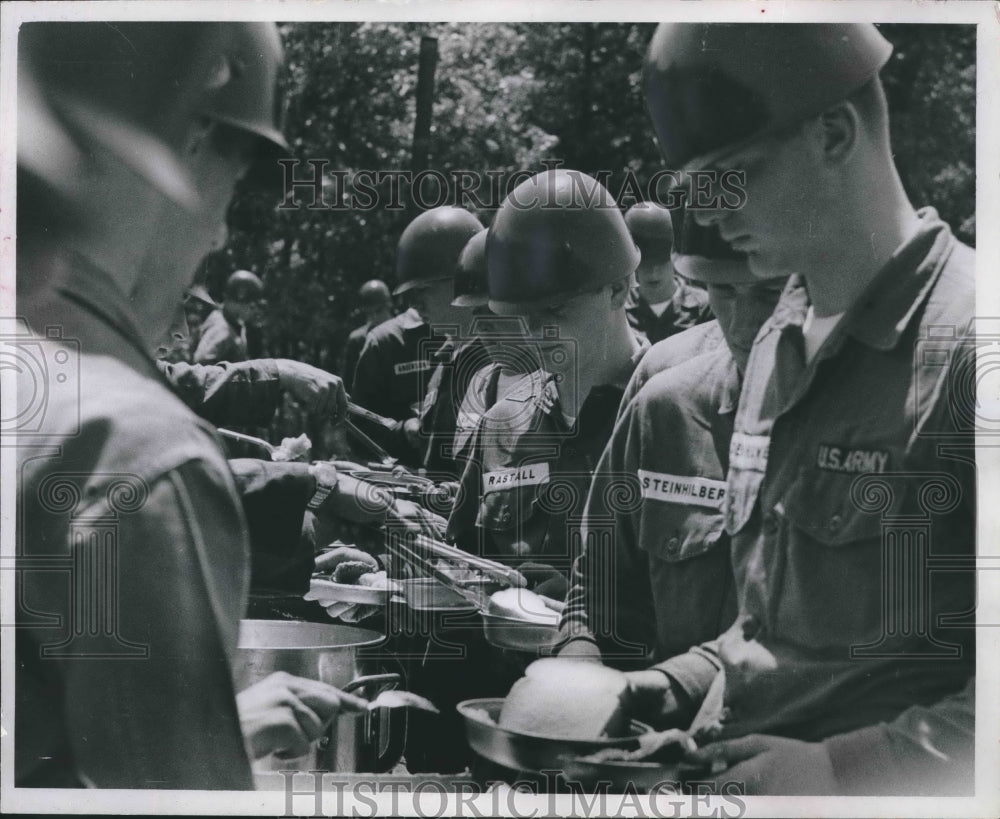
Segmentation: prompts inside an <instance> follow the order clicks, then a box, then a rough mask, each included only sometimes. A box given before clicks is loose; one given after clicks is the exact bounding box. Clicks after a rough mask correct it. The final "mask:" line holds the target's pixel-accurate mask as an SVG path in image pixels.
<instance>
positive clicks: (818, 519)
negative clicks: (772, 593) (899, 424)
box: [764, 468, 923, 652]
mask: <svg viewBox="0 0 1000 819" xmlns="http://www.w3.org/2000/svg"><path fill="white" fill-rule="evenodd" d="M905 492H906V483H905V479H904V478H902V477H901V476H890V475H881V474H871V475H852V474H835V473H831V472H826V471H823V470H820V469H816V468H810V469H805V470H802V471H801V472H800V473H799V478H798V479H797V480H796V481H795V482H794V484H793V485H792V486H791V487H790V488H789V490H788V492H787V493H786V494H785V496H784V498H783V500H782V501H781V502H780V503H779V504H777V505H776V506H775V507H774V509H773V510H772V511H771V512H770V513H765V515H764V527H765V529H769V528H771V527H774V526H777V527H779V530H778V531H779V535H778V537H779V542H778V546H777V549H778V550H777V553H776V556H777V559H778V560H780V561H781V562H782V563H783V566H782V570H781V571H780V572H778V573H777V574H776V576H777V577H780V578H781V580H780V584H779V589H778V594H777V598H776V612H777V621H778V629H779V631H781V632H782V633H783V634H784V635H786V636H788V637H790V638H791V639H792V641H793V642H797V643H799V644H802V645H809V646H811V647H815V648H818V649H821V650H822V649H836V650H837V651H838V652H840V651H843V652H848V651H849V650H850V647H851V646H859V645H864V644H870V643H873V642H875V641H877V640H878V639H879V638H880V635H881V634H882V631H883V628H884V627H886V626H887V625H888V623H887V622H886V620H885V614H884V613H883V605H885V604H886V601H887V600H888V596H887V595H888V594H889V592H888V585H887V584H889V583H891V582H894V581H893V578H892V577H888V576H886V570H887V567H888V566H889V561H888V553H887V552H886V549H887V548H889V545H890V543H891V541H890V540H888V539H885V542H883V541H884V537H883V531H884V529H885V526H886V524H885V521H886V518H887V517H891V516H894V515H898V514H899V512H900V511H901V508H902V506H903V503H904V498H905ZM916 545H917V544H916V541H913V542H910V541H907V542H906V543H903V544H902V551H901V552H900V553H899V555H898V556H899V557H901V558H902V559H903V560H904V562H905V561H906V560H907V558H905V557H903V553H904V552H905V553H907V554H911V555H915V552H914V550H913V548H912V547H916ZM909 559H912V558H909ZM911 568H913V569H914V570H915V571H918V572H922V571H923V568H922V567H919V568H918V567H917V566H916V565H914V566H913V567H911ZM906 582H909V580H907V581H906Z"/></svg>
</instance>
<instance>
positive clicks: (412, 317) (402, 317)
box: [399, 307, 424, 330]
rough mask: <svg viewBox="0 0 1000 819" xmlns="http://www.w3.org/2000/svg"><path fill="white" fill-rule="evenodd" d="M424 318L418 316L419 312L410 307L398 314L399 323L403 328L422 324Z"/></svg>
mask: <svg viewBox="0 0 1000 819" xmlns="http://www.w3.org/2000/svg"><path fill="white" fill-rule="evenodd" d="M423 323H424V320H423V319H422V318H420V313H418V312H417V311H416V310H414V309H413V308H412V307H411V308H409V309H408V310H406V311H404V312H402V313H400V314H399V324H400V326H401V327H402V328H403V329H404V330H413V329H414V328H416V327H420V326H422V325H423Z"/></svg>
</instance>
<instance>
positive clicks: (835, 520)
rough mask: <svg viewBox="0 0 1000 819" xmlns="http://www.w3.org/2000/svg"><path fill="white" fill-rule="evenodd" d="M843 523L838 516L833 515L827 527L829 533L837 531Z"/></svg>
mask: <svg viewBox="0 0 1000 819" xmlns="http://www.w3.org/2000/svg"><path fill="white" fill-rule="evenodd" d="M843 522H844V521H843V518H841V517H840V515H834V516H833V517H832V518H830V522H829V524H827V525H828V526H829V527H830V531H831V532H836V531H837V530H838V529H840V527H841V525H842V524H843Z"/></svg>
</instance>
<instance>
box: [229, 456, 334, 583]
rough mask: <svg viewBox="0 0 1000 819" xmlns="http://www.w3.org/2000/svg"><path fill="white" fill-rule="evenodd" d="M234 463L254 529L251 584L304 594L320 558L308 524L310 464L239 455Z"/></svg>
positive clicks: (312, 486)
mask: <svg viewBox="0 0 1000 819" xmlns="http://www.w3.org/2000/svg"><path fill="white" fill-rule="evenodd" d="M229 466H230V468H231V469H232V470H233V477H234V478H235V479H236V488H237V491H238V492H239V494H240V501H241V502H242V504H243V512H244V514H245V515H246V520H247V526H248V527H249V530H250V565H251V569H250V585H251V586H252V587H253V588H255V589H258V588H259V589H270V590H276V589H281V590H284V591H287V592H288V593H290V594H304V593H305V592H306V591H308V589H309V578H310V576H311V575H312V572H313V568H314V563H315V558H314V544H313V543H312V542H311V540H310V537H309V535H308V531H307V530H308V527H306V529H304V528H303V523H304V522H305V516H306V505H307V504H308V503H309V499H310V498H311V497H312V496H313V493H314V492H315V491H316V480H315V478H313V476H312V475H311V474H310V472H309V464H304V463H294V462H273V461H261V460H257V459H254V458H234V459H233V460H230V462H229Z"/></svg>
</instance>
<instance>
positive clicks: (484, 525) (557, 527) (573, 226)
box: [449, 170, 647, 597]
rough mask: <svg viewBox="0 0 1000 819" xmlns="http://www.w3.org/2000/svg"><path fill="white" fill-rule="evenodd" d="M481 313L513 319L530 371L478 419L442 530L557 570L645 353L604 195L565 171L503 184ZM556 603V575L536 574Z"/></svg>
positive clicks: (621, 225) (628, 260) (611, 208)
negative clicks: (522, 330)
mask: <svg viewBox="0 0 1000 819" xmlns="http://www.w3.org/2000/svg"><path fill="white" fill-rule="evenodd" d="M486 257H487V267H488V284H489V297H490V300H489V304H490V308H491V309H492V310H493V311H494V312H495V313H498V314H500V315H506V316H517V317H521V318H522V320H523V321H524V322H525V326H526V327H527V330H528V332H529V333H530V334H531V338H530V341H531V343H532V344H533V345H535V346H536V347H537V349H538V354H539V356H540V360H541V363H542V368H541V369H538V370H535V371H534V372H532V373H529V374H527V375H524V376H522V377H521V379H520V380H519V381H517V382H516V383H514V384H513V385H512V386H510V387H509V388H508V390H507V391H506V393H505V394H503V395H501V396H500V397H499V398H498V400H497V402H496V403H495V404H494V405H493V406H492V407H491V408H489V409H488V410H486V412H485V413H484V414H483V415H482V417H481V419H480V420H479V422H478V426H477V428H476V431H475V438H474V443H473V444H472V446H473V449H472V451H471V456H470V458H469V461H468V464H467V466H466V469H465V473H464V475H463V477H462V485H463V488H464V490H465V491H464V492H463V493H462V495H461V496H460V501H459V503H458V505H457V506H456V508H455V510H454V511H453V513H452V517H451V521H450V524H449V525H450V530H451V532H452V534H453V536H454V537H455V538H456V540H457V542H458V543H459V544H460V545H461V546H463V547H464V548H466V549H468V550H470V551H473V552H478V553H482V554H484V555H487V556H490V557H494V558H499V559H502V560H507V561H512V562H516V563H521V562H524V561H536V562H541V563H543V564H547V565H551V566H554V567H555V568H556V569H558V573H559V574H565V573H568V570H569V563H570V551H569V542H570V540H571V536H570V532H569V531H568V529H569V528H570V527H571V526H573V525H574V522H578V521H579V516H580V514H581V513H582V511H583V500H584V497H585V494H586V490H587V486H588V485H589V482H590V475H591V473H592V471H593V469H594V467H595V466H596V465H597V461H598V458H599V457H600V454H601V451H602V450H603V449H604V446H605V444H606V443H607V441H608V437H609V436H610V434H611V429H612V426H613V424H614V418H615V413H616V412H617V409H618V404H619V402H620V400H621V396H622V390H623V388H624V387H625V384H626V383H627V382H628V379H629V377H630V376H631V374H632V371H633V369H634V368H635V365H636V362H637V361H638V360H639V358H640V357H641V356H642V353H643V352H644V350H645V349H646V346H647V345H645V343H644V342H643V341H641V340H640V339H638V338H637V337H636V335H635V334H634V333H633V332H632V330H631V328H630V327H629V325H628V320H627V317H626V314H625V300H626V298H627V296H628V287H629V283H630V281H631V276H632V273H633V272H634V271H635V267H636V265H637V264H638V262H639V251H638V250H637V248H636V247H635V244H634V242H633V241H632V237H631V236H630V235H629V233H628V229H627V228H626V226H625V220H624V219H623V218H622V215H621V212H620V211H619V210H618V207H617V205H616V204H615V202H614V200H613V199H612V198H611V196H610V194H609V193H608V192H607V190H605V189H604V188H603V186H601V185H600V183H598V182H597V181H596V180H594V179H593V178H591V177H589V176H587V175H586V174H583V173H580V172H578V171H565V170H553V171H548V172H545V173H542V174H538V175H536V176H534V177H532V178H530V179H528V180H526V181H525V182H523V183H522V184H521V185H519V186H517V187H516V188H515V189H514V190H513V191H511V193H510V195H509V196H508V197H507V199H506V200H504V203H503V204H502V205H501V207H500V210H499V211H498V212H497V216H496V219H495V220H494V222H493V225H492V227H491V228H490V231H489V235H488V238H487V242H486ZM543 582H544V583H547V584H549V585H548V586H547V587H546V589H545V590H546V591H550V592H551V593H552V594H553V596H556V597H561V596H562V594H564V592H565V582H564V579H563V577H560V576H558V574H557V575H556V576H552V577H549V578H548V579H546V580H544V581H543Z"/></svg>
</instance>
